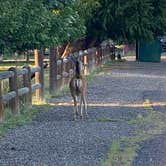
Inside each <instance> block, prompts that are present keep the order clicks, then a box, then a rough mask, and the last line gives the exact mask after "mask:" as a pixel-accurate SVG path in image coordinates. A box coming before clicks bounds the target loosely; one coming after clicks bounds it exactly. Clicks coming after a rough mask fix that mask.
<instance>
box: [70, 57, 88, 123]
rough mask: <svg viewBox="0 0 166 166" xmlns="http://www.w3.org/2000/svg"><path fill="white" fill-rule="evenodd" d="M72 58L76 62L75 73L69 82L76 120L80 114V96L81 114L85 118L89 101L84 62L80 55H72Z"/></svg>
mask: <svg viewBox="0 0 166 166" xmlns="http://www.w3.org/2000/svg"><path fill="white" fill-rule="evenodd" d="M71 60H72V62H73V63H74V75H73V77H72V78H71V80H70V82H69V88H70V93H71V96H72V98H73V101H74V121H75V120H76V119H77V116H78V115H79V112H78V98H80V104H79V107H80V116H81V118H83V108H84V112H85V115H86V116H88V113H87V102H86V87H87V84H86V80H85V78H84V76H83V73H82V71H83V63H82V62H81V60H79V58H78V57H74V56H71Z"/></svg>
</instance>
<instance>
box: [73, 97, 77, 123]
mask: <svg viewBox="0 0 166 166" xmlns="http://www.w3.org/2000/svg"><path fill="white" fill-rule="evenodd" d="M73 100H74V120H76V119H77V115H78V105H77V96H73Z"/></svg>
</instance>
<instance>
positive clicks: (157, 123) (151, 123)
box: [102, 100, 166, 166]
mask: <svg viewBox="0 0 166 166" xmlns="http://www.w3.org/2000/svg"><path fill="white" fill-rule="evenodd" d="M144 105H145V108H146V110H147V113H148V114H147V115H146V116H140V114H138V116H137V117H136V119H133V120H128V121H127V123H129V124H130V125H133V124H135V125H137V130H136V131H135V132H134V133H133V136H130V137H122V138H119V139H117V140H113V141H112V144H111V147H110V151H109V153H108V155H107V159H105V160H104V161H103V162H102V166H116V165H117V166H131V164H132V161H133V160H134V158H135V157H136V156H137V150H138V149H139V148H140V146H139V145H140V143H141V142H142V141H145V140H147V139H150V138H153V137H154V136H155V135H158V134H161V133H162V132H163V131H164V130H165V129H166V121H165V119H166V114H165V113H162V112H158V111H156V110H153V108H152V107H151V105H150V102H149V101H148V100H147V101H145V103H144ZM106 120H107V119H106Z"/></svg>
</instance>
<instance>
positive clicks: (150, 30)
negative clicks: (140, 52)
mask: <svg viewBox="0 0 166 166" xmlns="http://www.w3.org/2000/svg"><path fill="white" fill-rule="evenodd" d="M164 1H165V0H100V1H99V2H100V7H99V8H98V10H96V11H95V12H94V19H92V20H90V22H89V26H88V35H92V36H97V37H98V38H99V39H102V40H103V39H105V38H112V39H114V40H116V41H130V42H132V41H134V40H136V39H153V38H155V37H157V36H159V35H163V34H164V33H165V31H166V28H165V26H166V22H165V21H166V13H165V12H166V5H165V2H164ZM92 26H93V27H94V28H91V27H92Z"/></svg>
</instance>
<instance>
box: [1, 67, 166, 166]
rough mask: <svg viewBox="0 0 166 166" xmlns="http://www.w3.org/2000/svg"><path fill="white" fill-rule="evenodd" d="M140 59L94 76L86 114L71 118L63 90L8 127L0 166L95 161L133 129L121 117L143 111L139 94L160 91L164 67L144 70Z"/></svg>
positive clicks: (165, 85)
mask: <svg viewBox="0 0 166 166" xmlns="http://www.w3.org/2000/svg"><path fill="white" fill-rule="evenodd" d="M138 65H139V64H138ZM141 65H143V68H142V66H141V68H140V69H132V70H131V69H130V68H128V67H126V69H122V70H121V69H113V70H106V73H105V74H98V75H97V76H96V77H95V78H94V81H93V82H92V83H90V84H89V85H88V91H87V98H88V103H89V107H88V110H89V118H86V119H82V120H77V121H76V122H73V121H72V118H73V108H72V106H71V105H65V104H63V103H65V102H66V103H70V102H71V97H69V96H65V97H59V98H56V99H54V100H53V101H52V102H54V103H57V102H60V103H61V105H57V106H55V108H54V109H52V110H49V111H46V112H42V113H40V114H39V115H38V116H37V118H36V119H35V120H34V121H33V122H32V123H31V124H28V125H25V126H22V127H19V128H17V129H14V130H9V131H8V133H7V134H6V135H5V136H4V137H3V138H2V139H1V140H0V166H24V165H25V166H100V165H101V161H102V160H103V159H104V158H105V157H106V155H107V153H108V150H109V148H110V144H111V142H112V140H113V139H117V138H120V137H123V136H130V135H132V134H133V132H134V130H135V129H136V126H134V125H129V124H128V123H127V122H126V121H125V120H126V119H132V118H134V117H136V116H137V114H138V113H142V114H145V113H146V111H145V110H144V108H143V107H140V106H139V104H141V103H142V102H143V101H144V98H145V97H146V96H151V94H152V93H153V92H158V93H163V92H164V91H166V78H165V74H166V70H165V69H164V67H161V68H160V67H159V69H155V70H150V68H144V64H141ZM156 68H158V67H156ZM164 93H165V92H164ZM163 111H164V110H163ZM108 118H111V119H123V121H122V120H119V121H118V120H117V121H108V120H107V119H108ZM159 137H160V136H159ZM161 137H163V136H161ZM152 141H153V140H152ZM163 141H164V140H163ZM157 142H158V141H157ZM148 143H149V146H150V143H151V142H150V141H149V142H148ZM161 143H162V142H161ZM155 145H157V143H155ZM157 147H158V146H156V147H155V148H156V149H157ZM162 147H164V146H162V145H161V148H159V150H160V149H162ZM143 148H144V147H143ZM147 149H149V148H148V147H147ZM150 150H151V149H150ZM155 152H156V151H152V153H153V154H154V156H155ZM161 152H162V151H161ZM163 152H164V153H166V151H165V150H163ZM139 154H140V156H141V155H142V154H144V152H142V151H141V152H139ZM165 156H166V155H165ZM138 159H139V156H138ZM139 160H140V159H139ZM144 160H146V161H147V162H148V161H149V158H147V157H146V156H144ZM144 160H142V159H141V161H142V163H143V161H144ZM154 160H155V159H154ZM163 162H165V160H163ZM136 163H138V161H137V159H136ZM142 163H141V164H142ZM141 164H139V166H144V164H143V165H141ZM137 165H138V164H137ZM146 166H147V165H146ZM154 166H158V165H154ZM162 166H164V165H162Z"/></svg>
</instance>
